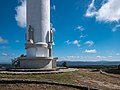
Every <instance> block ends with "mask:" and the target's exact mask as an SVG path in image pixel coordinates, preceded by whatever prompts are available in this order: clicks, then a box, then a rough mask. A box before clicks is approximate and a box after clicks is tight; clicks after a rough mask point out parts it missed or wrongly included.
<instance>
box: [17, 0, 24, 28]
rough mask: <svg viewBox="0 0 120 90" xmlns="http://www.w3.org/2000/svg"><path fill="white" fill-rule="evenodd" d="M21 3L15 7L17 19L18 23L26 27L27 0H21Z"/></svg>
mask: <svg viewBox="0 0 120 90" xmlns="http://www.w3.org/2000/svg"><path fill="white" fill-rule="evenodd" d="M20 2H21V5H20V6H17V7H16V8H15V10H16V12H17V14H16V15H15V19H16V21H17V23H18V25H19V26H20V27H22V28H25V27H26V0H21V1H20Z"/></svg>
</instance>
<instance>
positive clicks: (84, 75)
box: [0, 69, 120, 90]
mask: <svg viewBox="0 0 120 90" xmlns="http://www.w3.org/2000/svg"><path fill="white" fill-rule="evenodd" d="M0 79H1V80H5V79H7V80H8V79H22V80H23V79H27V80H40V81H49V82H58V83H65V84H74V85H80V86H81V85H83V86H87V87H92V88H100V89H102V90H103V89H105V90H108V88H112V86H111V87H110V86H107V87H106V86H104V84H103V86H99V84H98V83H99V82H102V83H105V84H107V85H113V86H114V85H117V86H120V80H119V79H118V78H113V77H110V76H106V75H103V74H100V73H99V72H91V71H89V70H88V69H84V70H83V69H79V70H78V71H73V72H67V73H59V74H28V75H13V74H0ZM116 88H117V87H116Z"/></svg>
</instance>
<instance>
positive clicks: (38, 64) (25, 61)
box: [18, 57, 54, 69]
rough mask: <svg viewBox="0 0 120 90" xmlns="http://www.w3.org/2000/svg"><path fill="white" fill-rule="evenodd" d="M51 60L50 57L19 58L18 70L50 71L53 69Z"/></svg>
mask: <svg viewBox="0 0 120 90" xmlns="http://www.w3.org/2000/svg"><path fill="white" fill-rule="evenodd" d="M53 60H54V59H53V58H52V57H32V58H28V57H20V58H18V61H19V62H20V68H29V69H31V68H32V69H33V68H36V69H39V68H40V69H52V68H53Z"/></svg>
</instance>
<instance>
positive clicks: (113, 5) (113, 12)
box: [86, 0, 120, 22]
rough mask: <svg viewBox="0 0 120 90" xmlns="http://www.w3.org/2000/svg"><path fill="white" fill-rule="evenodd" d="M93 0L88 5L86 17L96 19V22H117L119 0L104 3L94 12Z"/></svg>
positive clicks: (119, 14) (119, 6)
mask: <svg viewBox="0 0 120 90" xmlns="http://www.w3.org/2000/svg"><path fill="white" fill-rule="evenodd" d="M94 3H95V0H92V3H91V4H90V5H89V7H88V9H87V11H86V16H87V17H93V16H94V17H96V20H97V21H103V22H118V21H119V20H120V0H108V1H107V2H106V3H103V5H102V6H101V7H100V8H99V9H98V10H96V8H95V5H94Z"/></svg>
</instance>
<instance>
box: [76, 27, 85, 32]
mask: <svg viewBox="0 0 120 90" xmlns="http://www.w3.org/2000/svg"><path fill="white" fill-rule="evenodd" d="M74 30H79V31H81V32H82V31H84V30H85V28H84V27H83V26H77V27H76V28H75V29H74Z"/></svg>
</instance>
